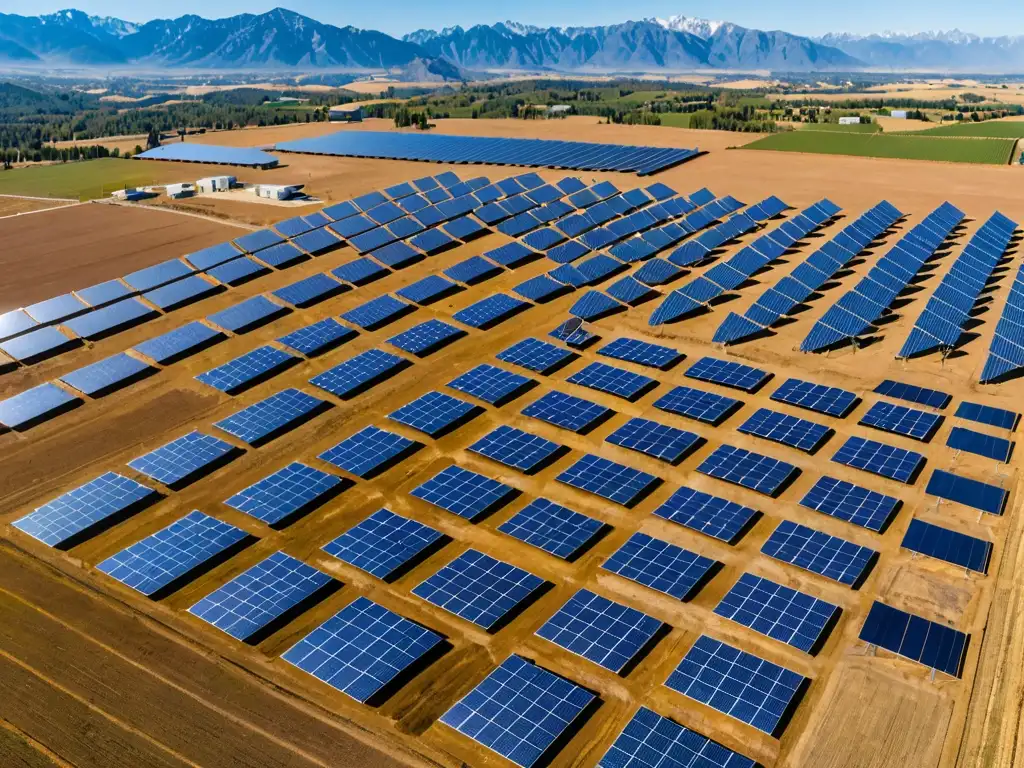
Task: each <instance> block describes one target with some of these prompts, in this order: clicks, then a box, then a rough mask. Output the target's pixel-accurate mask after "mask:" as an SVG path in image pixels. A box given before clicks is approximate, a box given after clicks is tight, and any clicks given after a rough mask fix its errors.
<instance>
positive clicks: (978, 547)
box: [15, 519, 992, 573]
mask: <svg viewBox="0 0 1024 768" xmlns="http://www.w3.org/2000/svg"><path fill="white" fill-rule="evenodd" d="M15 525H17V523H16V524H15ZM900 546H901V547H903V548H904V549H909V550H910V551H911V552H917V553H920V554H922V555H927V556H928V557H934V558H936V559H937V560H945V561H946V562H947V563H952V564H953V565H959V566H961V567H962V568H966V569H967V570H970V571H977V572H978V573H987V572H988V563H989V559H990V558H991V556H992V542H989V541H985V540H984V539H976V538H975V537H973V536H967V535H966V534H963V533H958V532H957V531H951V530H949V529H948V528H942V527H940V526H938V525H932V524H931V523H926V522H925V521H924V520H917V519H914V520H911V521H910V527H908V528H907V532H906V534H905V535H904V537H903V542H902V543H901V544H900Z"/></svg>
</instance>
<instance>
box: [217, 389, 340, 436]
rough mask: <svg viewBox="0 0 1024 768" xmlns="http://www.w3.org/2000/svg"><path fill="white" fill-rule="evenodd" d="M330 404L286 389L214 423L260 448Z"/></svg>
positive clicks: (298, 391) (297, 391)
mask: <svg viewBox="0 0 1024 768" xmlns="http://www.w3.org/2000/svg"><path fill="white" fill-rule="evenodd" d="M329 407H330V404H329V403H327V402H326V401H324V400H320V399H318V398H315V397H313V396H312V395H307V394H306V393H305V392H302V391H301V390H298V389H285V390H282V391H281V392H278V393H277V394H274V395H271V396H270V397H268V398H266V399H265V400H260V401H259V402H258V403H253V404H252V405H250V406H249V407H248V408H244V409H242V410H241V411H238V412H237V413H233V414H232V415H231V416H228V417H227V418H226V419H221V420H220V421H218V422H216V423H215V424H214V426H215V427H217V428H218V429H222V430H224V431H225V432H227V433H228V434H229V435H234V436H235V437H237V438H238V439H239V440H241V441H242V442H245V443H248V444H249V445H252V446H254V447H255V446H259V445H263V444H264V443H268V442H270V441H271V440H273V439H275V438H277V437H279V436H280V435H282V434H284V433H285V432H288V431H290V430H292V429H295V428H296V427H297V426H299V425H300V424H304V423H305V422H307V421H309V420H310V419H312V418H314V417H316V416H318V415H319V414H320V413H322V412H323V411H324V410H325V409H327V408H329Z"/></svg>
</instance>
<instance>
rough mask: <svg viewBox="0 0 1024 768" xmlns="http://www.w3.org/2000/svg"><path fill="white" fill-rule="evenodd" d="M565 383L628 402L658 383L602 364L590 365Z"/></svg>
mask: <svg viewBox="0 0 1024 768" xmlns="http://www.w3.org/2000/svg"><path fill="white" fill-rule="evenodd" d="M566 381H568V382H569V383H571V384H578V385H580V386H581V387H588V388H590V389H596V390H597V391H598V392H607V393H608V394H611V395H616V396H618V397H621V398H624V399H626V400H630V401H632V400H636V399H638V398H640V397H642V396H643V395H644V394H646V393H647V392H649V391H650V390H651V389H653V388H654V387H655V386H657V383H658V382H657V381H656V380H655V379H652V378H650V377H649V376H641V375H640V374H638V373H631V372H630V371H624V370H622V369H621V368H616V367H614V366H612V365H606V364H604V363H591V364H590V365H588V366H587V367H586V368H584V369H583V370H581V371H578V372H577V373H574V374H573V375H572V376H570V377H569V378H568V379H566Z"/></svg>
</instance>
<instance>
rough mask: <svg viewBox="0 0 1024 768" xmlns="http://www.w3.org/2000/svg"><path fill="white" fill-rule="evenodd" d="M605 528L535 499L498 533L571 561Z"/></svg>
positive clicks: (503, 525)
mask: <svg viewBox="0 0 1024 768" xmlns="http://www.w3.org/2000/svg"><path fill="white" fill-rule="evenodd" d="M603 528H604V523H602V522H601V521H600V520H595V519H594V518H592V517H587V516H586V515H581V514H580V513H579V512H574V511H573V510H571V509H568V508H566V507H563V506H561V505H559V504H555V503H554V502H553V501H549V500H548V499H544V498H538V499H534V500H533V501H531V502H530V503H529V504H527V505H526V506H525V507H524V508H523V509H522V510H520V511H519V512H517V513H516V514H515V515H514V516H513V517H512V518H511V519H509V520H508V521H507V522H504V523H502V524H501V525H499V526H498V530H499V531H501V532H502V533H506V534H508V535H509V536H512V537H513V538H516V539H519V540H520V541H525V542H526V543H527V544H530V545H532V546H534V547H537V548H538V549H542V550H544V551H545V552H548V553H549V554H552V555H554V556H555V557H560V558H562V559H564V560H571V559H573V558H574V556H576V555H577V554H579V552H581V551H582V550H583V549H584V548H586V546H587V545H588V544H589V543H590V542H591V541H592V540H593V538H594V537H595V536H596V535H597V534H598V532H600V531H601V530H602V529H603Z"/></svg>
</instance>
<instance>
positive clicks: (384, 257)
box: [370, 241, 423, 269]
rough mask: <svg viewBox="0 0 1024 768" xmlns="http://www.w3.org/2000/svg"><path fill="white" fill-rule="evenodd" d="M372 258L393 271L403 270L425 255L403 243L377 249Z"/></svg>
mask: <svg viewBox="0 0 1024 768" xmlns="http://www.w3.org/2000/svg"><path fill="white" fill-rule="evenodd" d="M370 256H372V257H373V258H374V259H376V260H377V261H379V262H380V263H381V264H384V265H385V266H388V267H391V268H392V269H403V268H404V267H407V266H409V265H410V264H415V263H416V262H418V261H421V260H422V259H423V254H421V253H420V252H419V251H417V250H416V249H415V248H413V247H412V246H411V245H409V244H408V243H404V242H401V241H399V242H397V243H390V244H388V245H385V246H384V247H382V248H377V250H375V251H373V253H371V254H370Z"/></svg>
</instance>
